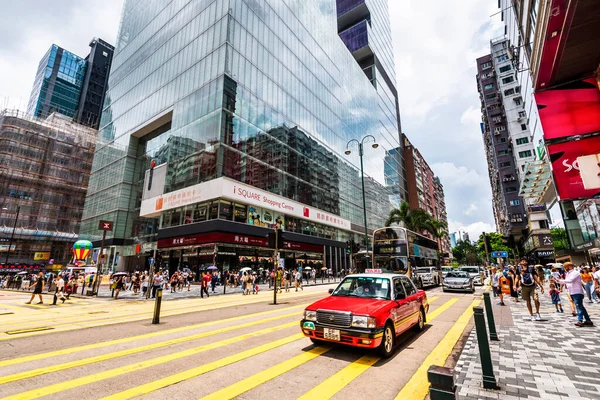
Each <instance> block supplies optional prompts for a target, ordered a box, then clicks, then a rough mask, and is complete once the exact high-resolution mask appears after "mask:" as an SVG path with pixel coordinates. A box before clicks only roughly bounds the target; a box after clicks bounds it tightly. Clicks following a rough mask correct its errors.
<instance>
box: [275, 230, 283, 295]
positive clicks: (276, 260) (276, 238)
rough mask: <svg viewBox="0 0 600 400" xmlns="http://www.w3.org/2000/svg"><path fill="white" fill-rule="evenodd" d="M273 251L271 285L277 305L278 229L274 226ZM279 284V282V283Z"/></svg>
mask: <svg viewBox="0 0 600 400" xmlns="http://www.w3.org/2000/svg"><path fill="white" fill-rule="evenodd" d="M274 231H275V251H274V252H273V268H274V269H275V273H274V274H273V275H274V276H275V286H274V287H273V304H274V305H277V280H278V279H277V278H278V277H279V248H278V244H279V229H277V228H275V229H274ZM279 284H281V282H280V283H279Z"/></svg>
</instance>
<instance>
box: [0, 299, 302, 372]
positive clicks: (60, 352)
mask: <svg viewBox="0 0 600 400" xmlns="http://www.w3.org/2000/svg"><path fill="white" fill-rule="evenodd" d="M306 305H307V304H303V305H298V306H293V307H286V308H281V309H278V310H273V311H262V312H258V313H254V314H249V315H243V316H239V317H232V318H226V319H221V320H217V321H209V322H202V323H200V324H195V325H188V326H183V327H180V328H173V329H167V330H164V331H158V332H152V333H146V334H143V335H137V336H130V337H126V338H122V339H115V340H109V341H107V342H100V343H92V344H88V345H83V346H77V347H70V348H67V349H62V350H56V351H51V352H47V353H40V354H33V355H30V356H24V357H18V358H13V359H10V360H3V361H0V367H6V366H9V365H15V364H21V363H25V362H31V361H38V360H43V359H46V358H54V357H60V356H64V355H67V354H72V353H79V352H82V351H86V350H93V349H98V348H102V347H108V346H114V345H117V344H122V343H129V342H135V341H138V340H142V339H149V338H153V337H157V336H163V335H170V334H173V333H179V332H185V331H188V330H192V329H198V328H203V327H208V326H213V325H218V324H222V323H228V322H236V321H240V320H243V319H248V318H255V317H261V316H265V315H270V314H275V313H279V312H285V311H290V310H293V309H296V308H304V307H306Z"/></svg>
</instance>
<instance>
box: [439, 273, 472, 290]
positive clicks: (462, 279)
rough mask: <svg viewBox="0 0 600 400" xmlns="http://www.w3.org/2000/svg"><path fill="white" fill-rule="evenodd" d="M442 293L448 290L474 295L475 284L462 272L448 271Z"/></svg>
mask: <svg viewBox="0 0 600 400" xmlns="http://www.w3.org/2000/svg"><path fill="white" fill-rule="evenodd" d="M442 290H443V291H444V292H447V291H449V290H457V291H463V292H471V293H475V284H474V282H473V278H471V276H470V275H469V274H468V273H467V272H464V271H450V272H448V273H447V274H446V277H445V278H444V283H443V288H442Z"/></svg>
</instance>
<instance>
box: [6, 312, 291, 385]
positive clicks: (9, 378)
mask: <svg viewBox="0 0 600 400" xmlns="http://www.w3.org/2000/svg"><path fill="white" fill-rule="evenodd" d="M298 315H300V312H294V313H290V314H284V315H278V316H275V317H270V318H266V319H261V320H258V321H250V322H246V323H243V324H239V325H233V326H228V327H225V328H221V329H216V330H212V331H208V332H202V333H198V334H195V335H190V336H184V337H180V338H176V339H170V340H167V341H164V342H158V343H152V344H148V345H145V346H139V347H134V348H131V349H127V350H120V351H115V352H113V353H107V354H102V355H99V356H94V357H89V358H82V359H80V360H75V361H69V362H63V363H60V364H55V365H50V366H44V367H42V368H37V369H32V370H29V371H23V372H19V373H16V374H12V375H5V376H2V377H0V385H2V384H5V383H9V382H14V381H18V380H21V379H29V378H33V377H34V376H40V375H44V374H50V373H52V372H58V371H63V370H65V369H69V368H76V367H81V366H84V365H89V364H93V363H97V362H102V361H107V360H112V359H113V358H117V357H124V356H128V355H132V354H137V353H143V352H144V351H149V350H155V349H159V348H161V347H166V346H172V345H176V344H180V343H183V342H189V341H192V340H198V339H202V338H205V337H209V336H214V335H218V334H221V333H226V332H231V331H234V330H238V329H243V328H249V327H252V326H255V325H260V324H265V323H267V322H273V321H277V320H280V319H284V318H290V317H294V316H298ZM48 329H51V328H48Z"/></svg>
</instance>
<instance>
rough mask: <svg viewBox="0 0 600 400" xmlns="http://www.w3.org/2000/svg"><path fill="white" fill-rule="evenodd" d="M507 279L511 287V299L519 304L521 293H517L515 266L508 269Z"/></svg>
mask: <svg viewBox="0 0 600 400" xmlns="http://www.w3.org/2000/svg"><path fill="white" fill-rule="evenodd" d="M506 279H508V283H509V285H510V297H511V298H512V299H513V302H515V303H518V302H519V292H518V291H517V286H516V283H517V273H516V272H515V267H514V266H512V265H511V266H509V267H508V273H507V274H506Z"/></svg>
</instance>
